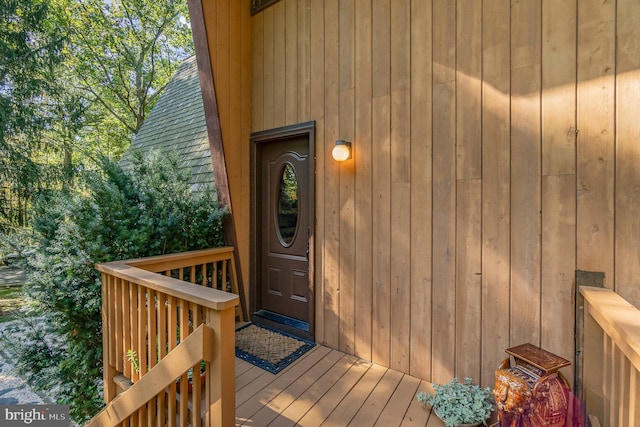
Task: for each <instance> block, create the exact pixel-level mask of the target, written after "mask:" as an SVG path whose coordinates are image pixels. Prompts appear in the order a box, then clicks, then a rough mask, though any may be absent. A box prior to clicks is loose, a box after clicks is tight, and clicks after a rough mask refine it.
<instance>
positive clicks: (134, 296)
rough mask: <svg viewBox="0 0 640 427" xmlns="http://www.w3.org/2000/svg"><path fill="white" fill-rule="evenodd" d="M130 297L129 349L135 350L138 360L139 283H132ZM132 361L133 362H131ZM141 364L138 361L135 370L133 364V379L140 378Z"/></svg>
mask: <svg viewBox="0 0 640 427" xmlns="http://www.w3.org/2000/svg"><path fill="white" fill-rule="evenodd" d="M129 297H130V298H131V307H130V310H131V326H130V327H131V341H130V342H129V348H128V349H127V351H128V350H131V351H134V352H135V354H136V357H137V358H138V361H139V360H140V359H139V358H140V349H139V348H138V317H139V314H140V303H139V302H138V285H137V284H136V283H131V286H130V287H129ZM130 363H131V362H130ZM139 366H140V364H139V363H138V369H137V370H134V369H133V366H132V369H131V370H132V372H131V374H132V377H131V380H132V381H134V382H135V381H138V380H139V379H140V367H139Z"/></svg>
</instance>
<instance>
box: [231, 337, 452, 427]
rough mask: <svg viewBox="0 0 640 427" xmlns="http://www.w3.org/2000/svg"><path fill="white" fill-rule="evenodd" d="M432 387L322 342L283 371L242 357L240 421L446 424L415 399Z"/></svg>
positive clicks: (338, 424)
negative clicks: (260, 366) (269, 370)
mask: <svg viewBox="0 0 640 427" xmlns="http://www.w3.org/2000/svg"><path fill="white" fill-rule="evenodd" d="M428 387H430V385H429V383H428V382H426V381H421V380H420V379H418V378H415V377H411V376H409V375H405V374H402V373H400V372H397V371H393V370H391V369H387V368H383V367H381V366H379V365H375V364H372V363H369V362H365V361H363V360H360V359H358V358H357V357H354V356H351V355H347V354H344V353H341V352H339V351H336V350H332V349H329V348H327V347H323V346H319V345H318V346H316V347H314V348H313V349H312V350H311V351H309V352H308V353H307V354H305V355H304V356H302V357H300V358H299V359H298V360H297V361H295V362H294V363H293V364H292V365H290V366H289V367H287V368H286V369H284V370H283V371H282V372H280V373H279V374H278V375H273V374H271V373H269V372H266V371H264V370H262V369H260V368H257V367H255V366H253V365H251V364H250V363H247V362H245V361H243V360H240V359H236V425H244V426H256V427H263V426H265V427H266V426H294V425H300V426H320V425H322V426H336V427H343V426H357V427H368V426H384V427H394V426H429V427H442V426H444V424H443V423H442V421H440V420H439V419H438V418H437V417H436V416H435V414H434V415H431V414H430V411H428V410H425V409H423V408H422V406H421V405H420V404H419V403H418V402H417V400H416V399H415V395H416V393H417V392H418V391H421V390H427V389H428Z"/></svg>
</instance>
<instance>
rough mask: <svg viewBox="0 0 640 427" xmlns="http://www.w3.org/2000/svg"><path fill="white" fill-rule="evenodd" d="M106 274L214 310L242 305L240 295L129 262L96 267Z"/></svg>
mask: <svg viewBox="0 0 640 427" xmlns="http://www.w3.org/2000/svg"><path fill="white" fill-rule="evenodd" d="M96 269H98V271H101V272H102V273H105V274H110V275H112V276H115V277H118V278H120V279H124V280H127V281H130V282H133V283H137V284H138V285H142V286H145V287H147V288H150V289H153V290H156V291H160V292H163V293H165V294H167V295H170V296H173V297H176V298H181V299H184V300H187V301H191V302H194V303H196V304H198V305H201V306H203V307H207V308H211V309H214V310H225V309H227V308H230V307H235V306H236V305H238V304H239V303H240V300H239V298H238V295H236V294H232V293H229V292H224V291H221V290H218V289H212V288H207V287H205V286H197V285H193V284H191V283H189V282H184V281H182V280H178V279H174V278H172V277H168V276H163V275H160V274H157V273H153V272H151V271H147V270H143V269H141V268H138V267H134V266H132V265H130V264H129V261H114V262H109V263H105V264H98V265H96Z"/></svg>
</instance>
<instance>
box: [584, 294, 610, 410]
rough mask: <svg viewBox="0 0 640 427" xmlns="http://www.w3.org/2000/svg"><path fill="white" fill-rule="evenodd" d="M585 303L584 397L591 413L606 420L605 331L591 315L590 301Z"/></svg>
mask: <svg viewBox="0 0 640 427" xmlns="http://www.w3.org/2000/svg"><path fill="white" fill-rule="evenodd" d="M584 305H585V307H584V312H583V313H584V336H585V340H584V352H583V355H584V359H583V364H584V365H583V372H584V377H583V379H582V385H583V393H584V396H583V398H584V401H585V405H586V407H587V410H588V412H589V414H591V415H595V416H596V417H598V419H599V420H604V383H603V378H604V365H605V360H604V346H605V340H604V333H603V331H602V328H601V327H600V326H599V325H598V323H597V322H596V321H595V320H594V318H593V317H592V316H591V313H590V308H591V307H590V305H589V303H588V302H587V301H585V302H584Z"/></svg>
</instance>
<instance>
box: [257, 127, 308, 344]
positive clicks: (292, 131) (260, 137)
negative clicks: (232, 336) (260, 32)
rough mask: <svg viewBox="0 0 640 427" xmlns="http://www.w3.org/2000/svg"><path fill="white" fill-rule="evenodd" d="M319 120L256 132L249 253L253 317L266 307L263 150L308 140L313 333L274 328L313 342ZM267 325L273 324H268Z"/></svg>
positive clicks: (282, 326)
mask: <svg viewBox="0 0 640 427" xmlns="http://www.w3.org/2000/svg"><path fill="white" fill-rule="evenodd" d="M315 124H316V122H315V120H311V121H308V122H304V123H297V124H294V125H289V126H283V127H279V128H274V129H268V130H263V131H259V132H254V133H252V134H251V137H250V142H251V147H250V149H251V166H250V173H251V188H250V204H251V206H250V210H251V215H250V228H249V229H250V241H251V242H250V252H249V284H250V285H249V295H250V304H249V310H250V314H253V313H255V312H256V311H258V310H259V309H260V308H261V306H262V301H261V298H262V296H261V295H262V293H261V289H259V282H258V274H259V272H260V271H262V265H261V259H262V258H261V256H260V250H261V247H262V242H261V239H260V233H259V231H260V228H259V226H258V224H257V221H258V213H259V212H260V208H261V203H260V197H259V193H258V190H259V189H258V182H259V180H260V177H259V176H258V174H257V173H256V172H257V167H258V161H259V160H260V153H261V149H262V147H263V146H264V144H266V143H273V142H278V141H281V140H287V139H290V138H295V137H299V136H303V137H307V139H308V141H309V176H308V177H307V179H308V181H309V206H308V212H307V214H308V215H309V226H310V235H309V274H308V277H309V332H308V333H304V332H303V331H301V330H296V329H295V328H288V327H287V326H286V325H279V324H273V325H272V326H276V327H279V328H280V329H284V330H285V331H286V332H290V333H293V334H295V335H300V336H302V337H303V338H306V339H311V340H312V339H313V337H314V335H315V301H316V298H315V292H316V287H315V224H316V211H315V176H316V165H315V160H316V156H315ZM266 323H269V322H268V321H267V322H266Z"/></svg>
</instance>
